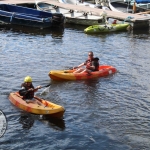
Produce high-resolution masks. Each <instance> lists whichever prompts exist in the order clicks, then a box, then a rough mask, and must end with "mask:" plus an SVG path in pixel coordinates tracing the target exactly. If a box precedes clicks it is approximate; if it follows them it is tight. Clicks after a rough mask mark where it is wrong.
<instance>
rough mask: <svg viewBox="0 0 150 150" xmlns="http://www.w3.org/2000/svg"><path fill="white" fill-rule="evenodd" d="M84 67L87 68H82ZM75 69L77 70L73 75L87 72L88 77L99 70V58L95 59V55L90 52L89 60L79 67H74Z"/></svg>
mask: <svg viewBox="0 0 150 150" xmlns="http://www.w3.org/2000/svg"><path fill="white" fill-rule="evenodd" d="M83 66H86V68H81V67H83ZM74 69H76V70H75V71H74V72H73V73H83V72H87V73H88V75H90V74H91V72H93V71H98V70H99V58H97V57H96V58H94V54H93V52H92V51H90V52H89V53H88V59H87V60H86V61H85V62H84V63H82V64H80V65H79V66H77V67H74Z"/></svg>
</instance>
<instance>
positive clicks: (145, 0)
mask: <svg viewBox="0 0 150 150" xmlns="http://www.w3.org/2000/svg"><path fill="white" fill-rule="evenodd" d="M136 3H137V4H139V3H142V4H145V3H150V0H136Z"/></svg>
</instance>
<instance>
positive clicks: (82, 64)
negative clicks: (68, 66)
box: [73, 63, 85, 69]
mask: <svg viewBox="0 0 150 150" xmlns="http://www.w3.org/2000/svg"><path fill="white" fill-rule="evenodd" d="M84 65H85V63H82V64H80V65H79V66H77V67H73V69H77V68H80V67H82V66H84Z"/></svg>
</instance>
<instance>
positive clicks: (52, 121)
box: [19, 113, 65, 131]
mask: <svg viewBox="0 0 150 150" xmlns="http://www.w3.org/2000/svg"><path fill="white" fill-rule="evenodd" d="M35 120H39V121H41V122H43V123H44V124H46V125H49V126H50V127H51V128H53V129H55V130H60V131H63V130H64V129H65V121H64V120H63V119H59V118H53V117H49V116H47V115H34V114H30V113H22V114H21V116H20V118H19V123H20V124H22V128H23V129H30V128H31V127H32V126H33V124H34V122H35Z"/></svg>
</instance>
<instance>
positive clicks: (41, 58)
mask: <svg viewBox="0 0 150 150" xmlns="http://www.w3.org/2000/svg"><path fill="white" fill-rule="evenodd" d="M83 29H84V27H83V26H69V25H66V27H65V29H64V31H59V30H58V31H52V30H38V29H34V30H33V29H30V28H5V27H1V28H0V43H1V44H0V62H1V63H0V83H1V86H0V99H1V104H0V109H1V110H2V111H3V112H4V113H5V115H6V118H7V123H8V126H7V130H6V133H5V134H4V136H3V137H1V138H0V149H2V150H7V149H9V150H16V149H24V150H28V149H41V150H45V149H51V150H56V149H59V150H67V149H68V150H80V149H82V150H83V149H85V150H149V149H150V79H149V76H150V59H149V58H150V50H149V47H150V34H149V31H134V32H133V31H132V32H126V31H125V32H116V33H109V34H99V35H87V34H84V32H83ZM91 50H92V51H93V52H94V54H95V56H97V57H99V58H100V63H101V64H108V65H112V66H114V67H116V68H117V70H118V72H117V73H116V74H115V75H113V76H109V77H105V78H99V79H95V80H86V81H65V82H56V81H52V80H51V79H50V78H49V77H48V72H49V71H50V70H54V69H68V68H70V67H72V66H76V65H78V64H80V63H82V62H83V61H84V60H85V59H86V58H87V53H88V51H91ZM27 75H30V76H31V77H32V78H33V84H34V86H38V85H42V86H44V85H47V84H49V83H51V87H50V89H49V93H43V94H42V95H40V94H41V92H42V89H41V90H39V91H38V92H37V93H36V94H37V95H38V96H41V97H43V98H45V99H47V100H49V101H52V102H54V103H56V104H59V105H62V106H64V107H65V109H66V111H65V114H64V118H63V119H60V120H57V119H45V118H41V116H37V115H29V114H26V113H25V112H24V111H22V110H20V109H18V108H16V107H15V106H13V105H12V104H11V103H10V101H9V100H8V96H9V93H10V92H12V91H17V90H18V89H19V88H20V84H21V83H22V82H23V79H24V77H25V76H27Z"/></svg>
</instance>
